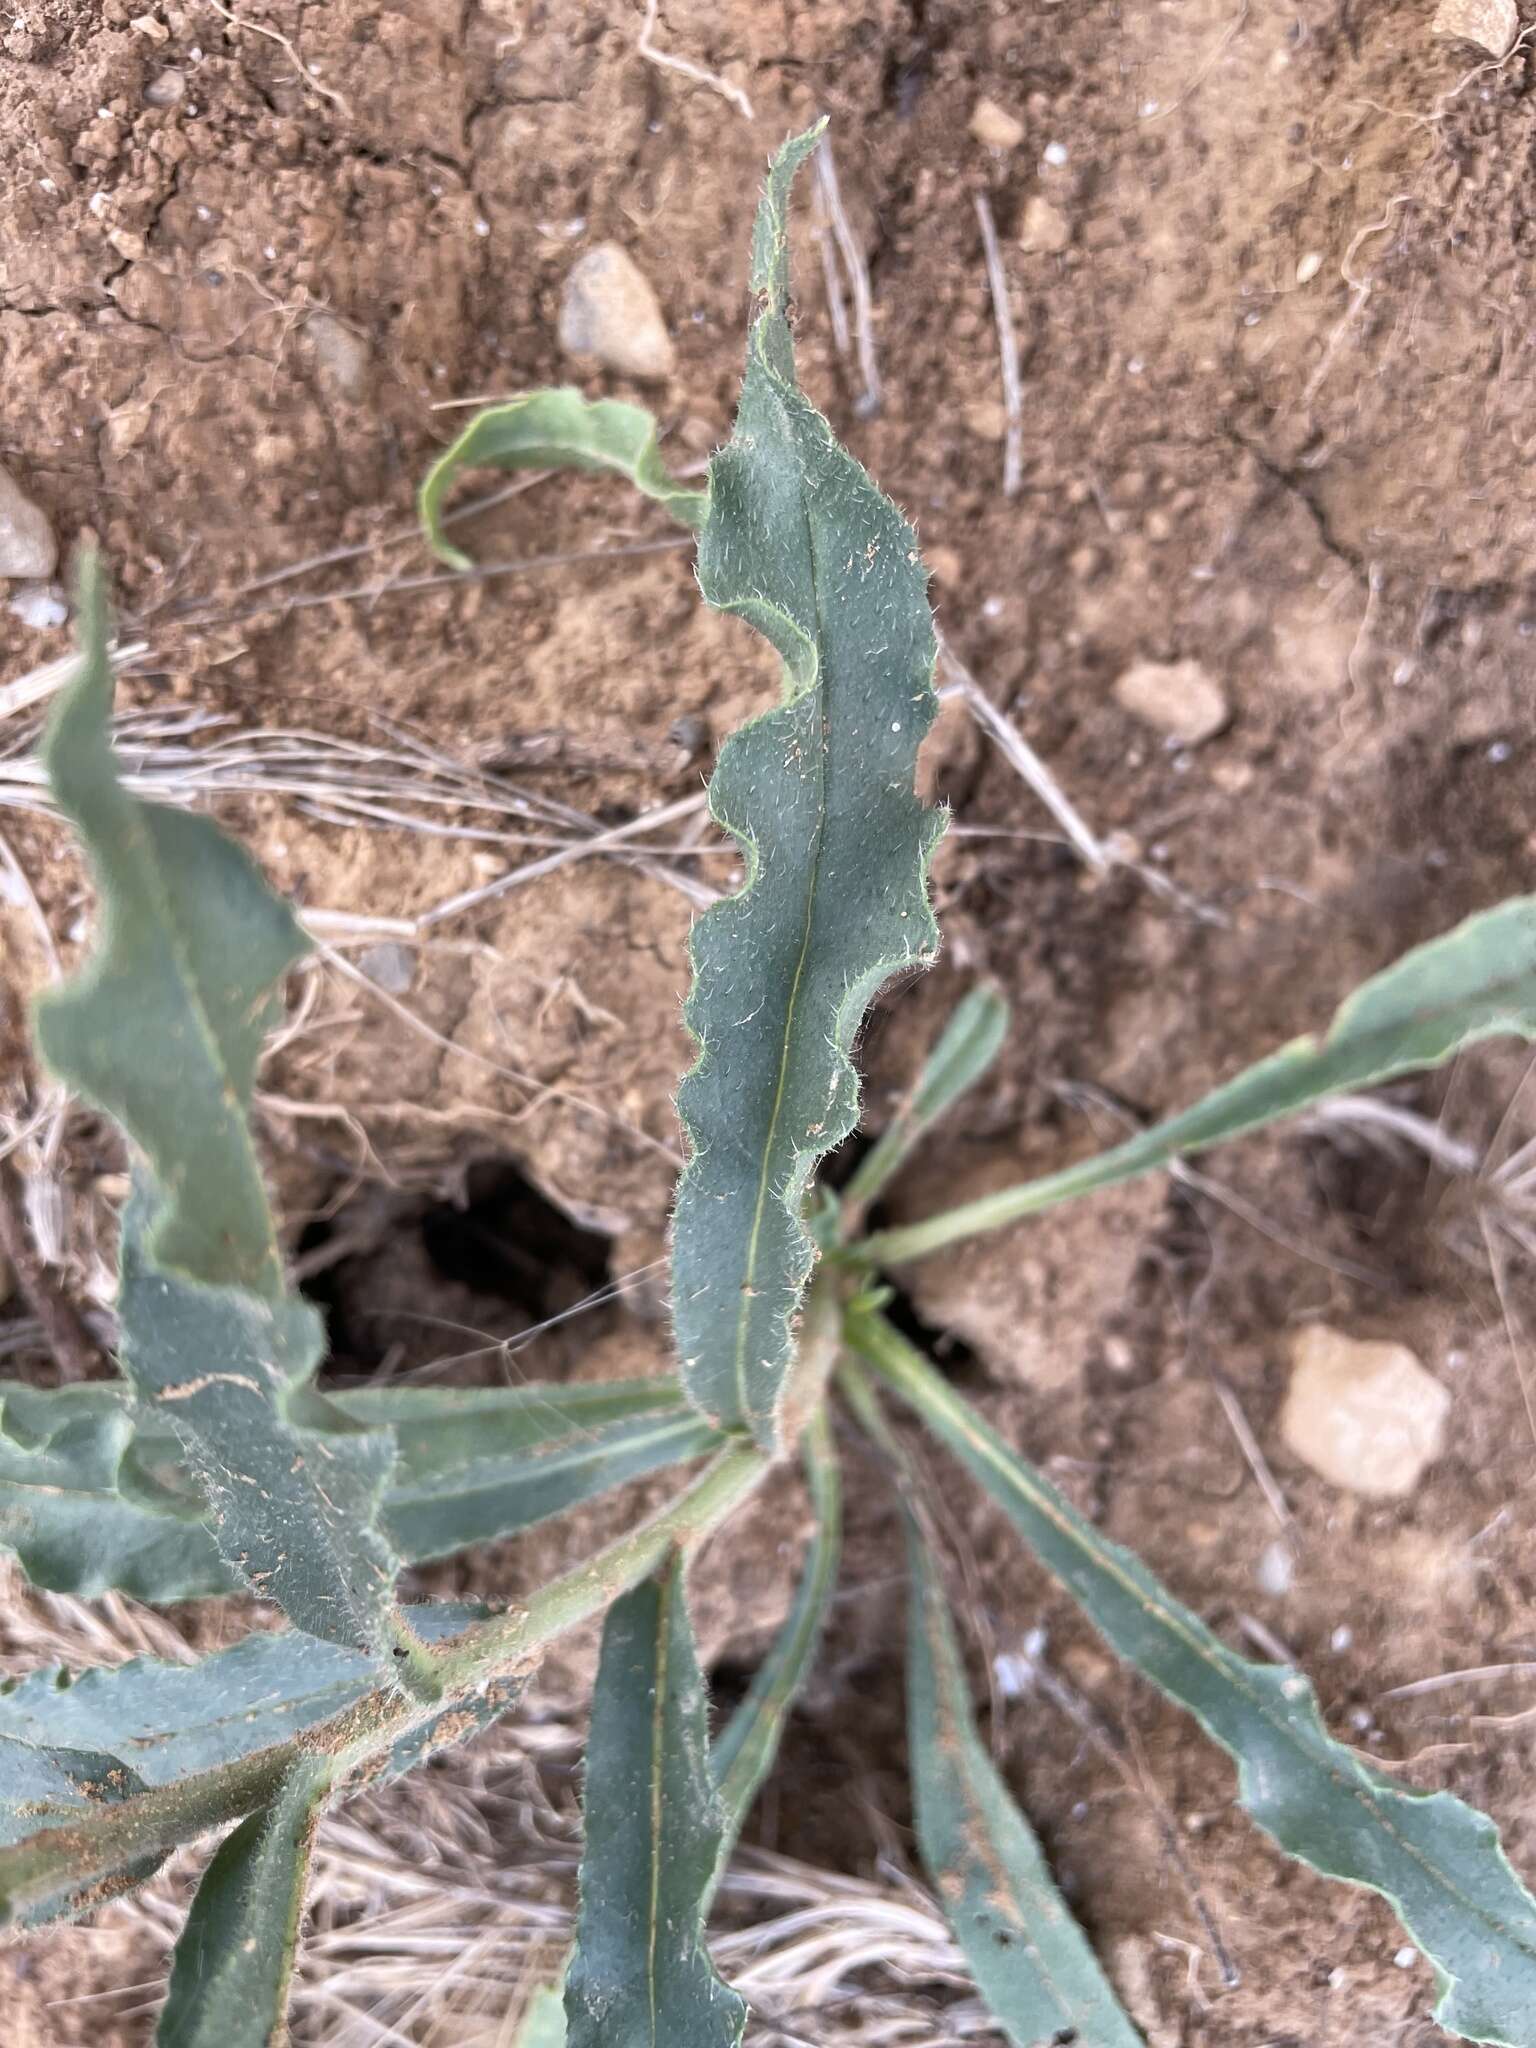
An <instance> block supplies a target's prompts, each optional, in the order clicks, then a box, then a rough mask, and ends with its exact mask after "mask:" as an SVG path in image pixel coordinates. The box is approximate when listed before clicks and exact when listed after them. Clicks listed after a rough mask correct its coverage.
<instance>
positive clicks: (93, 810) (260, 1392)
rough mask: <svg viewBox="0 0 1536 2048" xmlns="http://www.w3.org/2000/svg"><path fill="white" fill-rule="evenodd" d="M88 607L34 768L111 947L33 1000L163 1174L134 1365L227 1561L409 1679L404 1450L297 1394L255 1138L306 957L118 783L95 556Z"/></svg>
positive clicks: (217, 857) (129, 1296)
mask: <svg viewBox="0 0 1536 2048" xmlns="http://www.w3.org/2000/svg"><path fill="white" fill-rule="evenodd" d="M80 612H81V619H82V636H83V654H82V659H81V662H80V666H79V669H78V670H77V672H76V674H75V677H74V679H73V680H72V681H71V682H70V683H69V684H68V685H67V686H66V687H65V689H64V690H63V691H62V692H61V694H60V698H59V703H58V706H57V708H56V710H55V713H54V716H53V719H52V721H51V723H50V726H49V729H48V735H47V739H46V741H45V743H44V748H43V758H44V762H45V764H46V766H47V769H48V775H49V779H50V781H51V783H52V785H53V791H54V795H55V797H56V798H57V800H58V803H59V806H60V808H61V809H62V810H63V812H64V813H65V815H66V816H67V817H68V818H69V819H70V820H71V821H72V822H73V823H74V825H75V826H76V827H77V829H78V831H79V833H80V836H81V838H82V840H83V841H84V843H85V847H86V850H87V852H88V854H89V856H90V862H91V868H92V872H93V874H94V876H95V879H96V885H97V891H98V895H99V898H100V906H101V942H100V945H99V947H98V949H97V951H96V952H95V954H94V955H93V956H92V957H91V959H90V960H89V961H88V962H87V964H86V965H85V966H84V967H83V968H82V969H81V970H80V972H79V973H78V974H76V975H75V976H74V977H73V979H72V980H71V981H70V982H69V983H67V984H66V986H65V987H64V988H63V989H62V990H61V991H59V992H58V993H56V994H52V995H49V996H47V997H45V998H44V999H43V1001H42V1002H40V1003H39V1005H38V1007H37V1034H38V1041H39V1044H40V1045H41V1047H42V1050H43V1053H44V1055H45V1057H46V1058H47V1059H48V1061H49V1062H50V1064H51V1065H52V1066H53V1068H54V1069H55V1071H56V1072H57V1073H58V1074H59V1075H60V1077H61V1078H62V1079H64V1080H65V1081H67V1082H68V1083H69V1084H70V1085H71V1086H72V1087H74V1088H77V1089H79V1090H80V1091H81V1092H82V1093H84V1094H85V1095H87V1096H89V1097H90V1099H91V1100H92V1101H94V1102H95V1103H97V1104H98V1105H99V1106H100V1107H101V1108H102V1109H104V1110H106V1111H107V1112H108V1113H109V1114H110V1115H112V1116H114V1117H116V1118H117V1120H118V1121H119V1122H120V1123H121V1124H122V1125H123V1127H124V1128H125V1130H126V1131H127V1133H128V1136H129V1138H130V1139H131V1140H132V1141H133V1143H134V1144H135V1145H136V1146H137V1147H138V1148H139V1150H140V1151H141V1152H142V1153H143V1154H144V1155H145V1158H146V1159H147V1161H148V1170H147V1171H146V1170H145V1169H143V1168H140V1169H139V1170H138V1171H136V1174H135V1183H136V1187H135V1194H134V1196H133V1198H132V1199H131V1200H130V1202H129V1205H128V1209H127V1212H126V1213H125V1215H124V1218H123V1253H122V1287H121V1292H120V1297H119V1318H120V1321H121V1325H122V1362H123V1366H124V1370H125V1371H126V1373H127V1375H128V1377H129V1379H130V1380H131V1381H132V1382H133V1385H134V1388H135V1391H136V1392H137V1393H138V1394H139V1395H140V1396H141V1397H142V1398H143V1399H144V1401H145V1402H146V1404H147V1405H149V1406H151V1407H157V1408H158V1410H159V1411H160V1413H161V1416H162V1418H163V1420H164V1421H165V1422H167V1423H168V1424H169V1425H170V1427H171V1428H172V1429H173V1430H174V1431H175V1434H176V1435H177V1437H178V1438H179V1439H180V1440H181V1443H182V1444H183V1446H184V1448H185V1451H186V1455H187V1460H188V1463H189V1464H190V1466H191V1467H192V1470H193V1472H194V1475H195V1477H196V1479H197V1482H198V1485H199V1488H200V1490H201V1492H202V1494H203V1497H204V1499H205V1500H206V1502H207V1504H208V1511H209V1516H210V1519H211V1522H212V1525H213V1531H214V1536H215V1540H216V1541H217V1544H218V1548H219V1554H220V1556H221V1557H222V1558H223V1559H224V1561H225V1563H226V1564H227V1565H229V1567H230V1568H231V1569H232V1570H233V1571H235V1572H237V1573H238V1574H239V1576H240V1577H241V1578H242V1579H243V1580H245V1582H246V1583H247V1584H249V1585H250V1586H251V1587H252V1589H253V1590H254V1591H256V1592H258V1593H260V1594H261V1595H262V1596H263V1597H265V1598H267V1599H272V1600H275V1601H277V1602H278V1604H279V1605H280V1606H281V1607H282V1608H283V1609H284V1611H285V1612H286V1613H287V1614H288V1615H289V1616H290V1617H291V1619H292V1620H293V1621H294V1622H295V1623H297V1625H298V1626H299V1627H300V1628H304V1629H307V1630H309V1631H310V1632H311V1633H312V1634H315V1635H318V1636H321V1637H324V1638H326V1639H327V1640H330V1641H336V1642H342V1643H347V1644H351V1645H354V1646H356V1647H360V1648H364V1649H367V1650H369V1651H370V1652H371V1653H372V1654H373V1655H375V1656H376V1657H377V1658H378V1659H379V1660H380V1662H381V1663H383V1662H384V1660H385V1658H386V1656H387V1655H388V1653H389V1651H390V1650H392V1649H403V1650H404V1652H405V1664H404V1666H403V1667H402V1670H401V1675H402V1676H403V1677H406V1678H413V1677H415V1676H416V1675H417V1664H416V1661H415V1657H414V1651H413V1649H412V1646H411V1644H410V1642H409V1641H408V1640H405V1641H402V1639H401V1630H400V1625H399V1624H398V1622H397V1621H396V1619H395V1615H394V1607H393V1598H392V1594H393V1585H394V1579H395V1574H396V1571H397V1569H398V1561H397V1560H396V1558H395V1557H394V1554H393V1552H392V1551H391V1550H390V1549H389V1546H388V1544H387V1543H386V1542H385V1539H384V1536H383V1533H382V1531H381V1530H380V1528H379V1527H378V1509H379V1506H380V1504H381V1500H382V1495H383V1488H384V1481H385V1478H386V1476H387V1474H388V1470H389V1466H390V1464H391V1462H392V1459H393V1455H394V1447H393V1441H392V1439H391V1438H390V1436H389V1435H388V1434H387V1433H371V1432H368V1431H364V1430H356V1429H354V1428H353V1427H352V1426H351V1425H350V1424H348V1423H347V1421H346V1419H345V1418H344V1417H341V1416H340V1415H339V1414H337V1412H336V1411H334V1410H328V1409H327V1408H326V1406H325V1404H324V1402H323V1401H322V1400H321V1397H319V1396H318V1395H316V1394H314V1393H312V1392H309V1391H308V1390H307V1389H306V1388H305V1384H304V1383H305V1382H306V1381H307V1380H308V1379H309V1377H310V1375H311V1373H312V1372H313V1370H314V1367H315V1365H316V1363H317V1361H318V1359H319V1357H320V1354H321V1325H320V1320H319V1318H318V1316H317V1315H316V1314H315V1312H314V1311H313V1310H312V1309H311V1308H309V1307H308V1306H307V1304H305V1303H303V1302H301V1301H299V1300H297V1299H295V1298H293V1297H291V1296H289V1295H288V1293H287V1292H286V1289H285V1287H284V1282H283V1273H282V1264H281V1260H280V1259H279V1256H278V1249H277V1241H276V1237H275V1235H274V1232H273V1228H272V1218H271V1214H270V1212H269V1210H268V1208H267V1199H266V1192H265V1190H264V1188H263V1187H262V1182H261V1173H260V1170H259V1168H258V1165H257V1161H256V1152H255V1148H254V1146H253V1145H252V1142H251V1136H250V1131H249V1129H248V1127H247V1121H246V1113H247V1110H248V1108H249V1106H250V1098H251V1089H252V1086H253V1084H254V1080H255V1073H256V1062H257V1059H258V1056H259V1054H260V1051H261V1043H262V1038H263V1035H264V1033H265V1031H266V1029H267V1027H268V1025H269V1024H270V1023H271V1022H272V1021H273V1018H274V1015H275V1008H276V1004H275V998H274V995H273V987H274V984H275V983H276V981H277V979H278V977H279V976H280V975H281V974H282V973H283V972H284V970H285V969H286V968H288V967H289V966H291V965H292V963H293V962H294V961H295V960H296V959H297V958H298V957H299V956H300V954H301V953H302V952H303V951H304V942H303V939H302V937H301V935H300V933H299V929H298V926H297V924H296V922H295V921H294V918H293V915H292V913H291V912H290V911H289V909H288V907H287V905H286V904H284V903H282V902H281V901H279V899H278V898H277V897H276V896H274V895H273V894H272V892H271V891H270V890H269V889H268V888H267V886H266V884H265V882H263V880H262V879H261V876H260V874H259V873H258V872H257V870H256V868H255V866H254V865H253V864H252V862H251V861H250V860H249V859H248V858H247V856H246V855H245V854H244V853H243V852H242V851H241V850H240V849H239V848H238V847H236V846H235V845H233V844H232V842H230V841H229V840H227V839H225V837H224V836H223V834H222V833H221V832H219V830H218V829H217V827H215V826H214V825H212V824H211V823H210V822H209V821H208V820H207V819H206V818H202V817H198V816H195V815H193V814H192V813H189V812H185V811H172V810H167V809H164V808H162V807H160V806H158V805H154V804H145V803H141V802H139V800H138V799H137V798H136V797H133V796H131V795H130V794H129V793H128V791H127V790H126V789H125V788H124V787H123V785H122V784H121V782H120V781H119V780H118V775H117V768H116V764H115V762H114V760H113V755H112V745H111V714H112V671H111V666H110V664H109V662H108V659H107V647H106V635H107V621H106V602H105V597H104V593H103V590H102V586H101V576H100V570H99V567H98V565H97V563H96V561H95V559H94V557H90V558H88V559H87V563H86V566H85V568H84V570H83V572H82V575H81V586H80ZM306 1409H307V1410H308V1411H309V1413H308V1415H306V1412H305V1411H306ZM314 1424H319V1425H323V1427H324V1434H322V1432H321V1428H319V1427H315V1426H311V1425H314Z"/></svg>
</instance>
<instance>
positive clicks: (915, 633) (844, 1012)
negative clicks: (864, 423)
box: [672, 127, 944, 1449]
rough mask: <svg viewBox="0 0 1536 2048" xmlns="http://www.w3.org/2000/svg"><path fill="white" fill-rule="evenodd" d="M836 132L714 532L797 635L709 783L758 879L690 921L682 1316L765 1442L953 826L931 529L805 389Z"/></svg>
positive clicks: (918, 954) (718, 461)
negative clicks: (944, 836) (943, 785)
mask: <svg viewBox="0 0 1536 2048" xmlns="http://www.w3.org/2000/svg"><path fill="white" fill-rule="evenodd" d="M820 132H821V131H820V128H819V127H818V128H815V129H812V130H811V131H810V132H809V133H808V134H806V135H802V136H800V137H799V138H798V139H796V140H795V141H792V142H789V143H786V144H785V146H784V148H783V149H782V150H781V151H780V152H779V154H778V156H777V158H776V159H775V160H774V164H773V167H772V169H771V171H770V172H769V176H768V184H767V189H766V191H765V193H764V195H763V199H762V203H761V206H760V207H759V210H758V216H757V226H756V230H755V234H754V242H753V260H752V285H753V289H754V291H755V292H756V293H757V295H758V306H759V310H758V314H757V317H756V319H755V321H754V322H753V326H752V333H751V338H750V341H749V343H748V348H747V366H746V374H745V379H744V382H743V385H742V393H741V403H740V407H739V410H738V412H737V417H736V431H735V434H734V436H733V438H732V440H731V442H730V444H729V446H728V447H726V448H724V449H722V450H721V451H720V453H719V454H717V455H716V456H715V458H714V461H713V464H712V465H711V472H710V501H709V516H708V518H707V519H706V520H705V522H704V527H703V531H702V533H701V534H700V537H699V583H700V586H701V587H702V589H703V592H704V595H705V597H706V598H707V599H708V601H709V602H710V603H711V604H712V605H714V606H716V607H717V608H718V609H719V610H721V611H727V612H734V613H736V614H737V615H738V616H739V617H741V618H744V619H745V620H747V621H748V623H749V624H751V625H753V626H755V627H756V628H757V629H758V631H759V632H760V633H762V634H763V635H764V636H765V637H766V638H767V639H768V640H769V641H771V642H772V644H773V645H774V647H775V648H777V650H778V652H779V654H780V655H781V656H782V657H783V662H784V695H783V701H782V702H781V703H780V704H779V706H778V707H777V708H776V709H774V710H772V711H768V712H766V713H764V714H763V715H762V716H761V717H759V718H757V719H754V720H753V721H752V722H751V723H750V724H748V725H746V726H744V727H742V728H741V730H740V731H738V732H736V733H734V734H733V735H732V736H731V738H730V739H729V740H727V742H726V744H725V746H724V747H723V748H722V749H721V753H720V759H719V764H718V766H717V768H716V770H715V774H714V778H713V780H712V782H711V784H710V808H711V810H712V812H713V814H714V816H715V818H716V819H717V820H718V822H719V823H720V824H721V825H722V826H723V827H724V828H725V829H726V831H728V832H729V833H730V834H731V835H732V837H733V838H735V839H736V840H737V842H738V843H739V845H740V847H741V850H742V857H743V860H744V862H745V867H746V881H745V884H744V886H743V888H742V890H741V892H740V894H738V895H737V896H734V897H732V898H731V899H729V900H728V901H727V902H724V903H721V904H717V905H716V906H714V907H713V908H712V909H710V910H708V911H706V912H705V914H704V915H703V916H702V917H701V918H700V919H699V920H698V922H697V923H696V924H695V925H694V928H693V936H692V941H691V951H692V958H693V976H694V978H693V989H692V993H691V995H690V996H689V999H688V1004H687V1008H686V1010H685V1013H684V1014H685V1017H686V1021H687V1023H688V1027H689V1029H690V1031H691V1032H692V1034H693V1036H694V1038H695V1039H696V1040H697V1042H698V1046H699V1054H698V1061H697V1064H696V1065H695V1066H694V1068H693V1070H692V1072H691V1073H689V1075H688V1076H687V1077H686V1079H685V1080H684V1082H683V1084H682V1088H681V1091H680V1093H679V1096H678V1110H679V1113H680V1116H681V1118H682V1122H683V1125H684V1128H685V1130H686V1132H687V1135H688V1144H689V1151H690V1158H689V1163H688V1167H687V1170H686V1172H685V1173H684V1175H683V1178H682V1181H681V1183H680V1185H679V1189H678V1198H677V1211H676V1217H675V1222H674V1233H673V1260H672V1264H673V1286H672V1299H673V1315H674V1318H675V1322H676V1328H677V1338H678V1346H679V1349H680V1352H681V1355H682V1361H683V1368H682V1369H683V1376H684V1382H685V1384H686V1386H687V1388H688V1391H689V1394H690V1395H691V1397H692V1399H693V1400H694V1401H695V1402H696V1403H697V1405H698V1406H699V1407H700V1408H701V1409H702V1410H703V1412H704V1413H705V1414H706V1415H709V1416H710V1417H712V1418H713V1419H714V1420H715V1421H716V1422H718V1423H720V1424H721V1425H722V1426H723V1427H727V1428H731V1427H738V1426H741V1425H743V1424H745V1425H746V1426H748V1427H749V1428H750V1429H751V1431H752V1433H753V1435H754V1437H755V1438H756V1439H757V1441H758V1442H759V1443H760V1444H762V1445H763V1446H764V1447H765V1448H768V1449H777V1448H779V1447H780V1441H781V1431H780V1415H779V1409H780V1401H781V1398H782V1395H783V1391H784V1384H785V1377H786V1373H787V1371H788V1368H789V1362H790V1357H791V1351H792V1344H793V1325H794V1320H795V1316H796V1313H797V1311H798V1309H799V1306H800V1300H801V1296H802V1293H803V1291H804V1288H805V1284H806V1281H807V1279H808V1277H809V1275H810V1270H811V1265H812V1260H813V1250H812V1244H811V1239H810V1237H809V1236H808V1234H807V1232H806V1229H805V1224H804V1221H803V1218H802V1213H801V1212H802V1209H803V1207H804V1200H805V1193H806V1188H807V1184H808V1182H809V1179H810V1175H811V1172H812V1169H813V1168H814V1166H815V1164H816V1162H817V1160H819V1159H820V1158H821V1157H822V1156H823V1155H824V1154H825V1153H827V1152H828V1151H830V1150H831V1148H832V1147H833V1146H834V1145H836V1144H838V1143H839V1142H840V1141H841V1139H843V1138H844V1137H845V1136H846V1135H847V1134H848V1132H849V1131H850V1130H851V1129H852V1128H853V1125H854V1122H855V1120H856V1118H857V1115H858V1080H857V1077H856V1075H855V1073H854V1070H853V1066H852V1064H851V1062H850V1059H849V1051H850V1047H851V1044H852V1040H853V1034H854V1032H855V1030H856V1029H857V1027H858V1024H859V1022H860V1020H861V1018H862V1016H863V1014H864V1010H865V1007H866V1006H867V1004H868V1002H869V1000H870V998H871V997H872V996H873V994H874V992H875V990H876V989H877V988H878V987H879V986H880V985H881V983H882V982H884V981H885V980H887V979H888V977H889V976H890V975H891V974H893V973H894V972H895V971H896V970H897V969H899V968H903V967H910V966H912V965H914V964H917V963H919V962H924V961H927V960H929V959H931V958H932V956H933V953H934V951H935V949H936V947H937V943H938V934H937V928H936V926H935V924H934V921H933V913H932V911H931V909H930V907H929V904H928V893H927V870H928V862H929V858H930V856H931V853H932V850H933V847H934V844H935V842H936V841H937V839H938V836H939V834H940V832H941V831H942V829H943V824H944V819H943V816H942V814H941V813H939V812H936V811H929V810H925V809H924V807H923V806H922V805H921V804H920V803H919V801H918V799H917V797H916V795H915V794H914V788H913V775H914V768H915V764H916V757H917V748H918V743H919V741H920V740H921V739H922V737H923V734H924V733H925V732H926V731H927V729H928V726H929V724H930V723H931V721H932V718H933V714H934V708H935V704H936V701H937V700H936V698H935V695H934V690H933V681H932V672H933V661H934V636H933V622H932V619H931V617H930V614H929V610H928V602H927V597H926V594H925V582H924V576H923V568H922V563H921V561H920V559H919V556H918V551H917V541H916V537H915V535H914V534H913V532H912V529H911V527H910V526H909V525H908V524H907V522H906V520H905V519H903V518H902V516H901V514H900V513H899V512H898V511H897V510H896V508H895V506H894V505H892V504H891V503H890V502H889V500H888V499H886V498H884V497H882V495H881V494H880V492H879V491H878V490H876V488H875V486H874V485H873V484H872V483H871V482H870V480H869V478H868V477H867V476H866V474H865V473H864V471H863V470H862V469H861V468H860V467H859V465H858V463H857V462H855V461H854V459H853V457H852V456H851V455H849V454H848V453H847V451H846V450H844V449H842V448H840V447H839V446H838V445H837V443H836V441H835V440H834V439H833V436H832V432H831V429H830V428H829V427H828V425H827V422H826V421H825V420H824V419H823V418H822V417H821V415H820V413H818V412H817V411H816V409H815V407H814V406H812V405H811V404H810V402H809V401H808V400H807V399H806V398H805V397H804V396H803V395H802V394H801V392H800V391H799V389H798V388H797V386H796V383H795V371H794V352H793V347H792V344H791V340H790V327H789V265H788V251H787V241H786V230H787V219H786V215H787V209H788V204H789V194H790V186H791V183H792V181H793V179H794V175H795V172H796V170H797V169H798V167H799V166H800V165H801V164H802V163H803V162H804V161H805V159H806V158H807V156H809V154H810V153H811V151H812V150H813V149H814V148H815V146H816V143H817V141H818V139H819V136H820Z"/></svg>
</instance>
